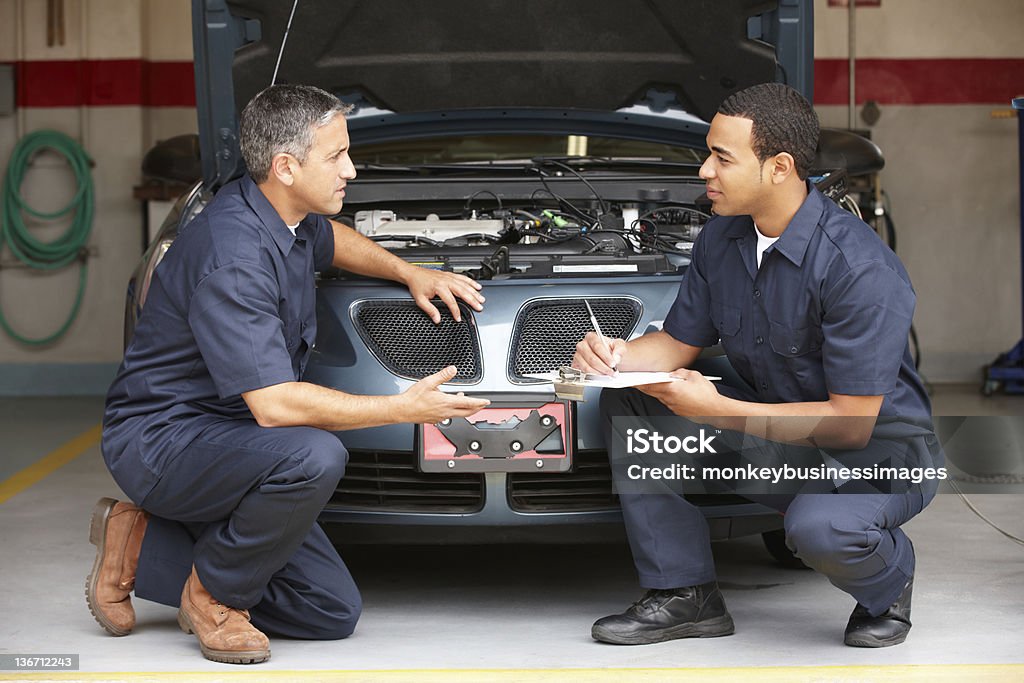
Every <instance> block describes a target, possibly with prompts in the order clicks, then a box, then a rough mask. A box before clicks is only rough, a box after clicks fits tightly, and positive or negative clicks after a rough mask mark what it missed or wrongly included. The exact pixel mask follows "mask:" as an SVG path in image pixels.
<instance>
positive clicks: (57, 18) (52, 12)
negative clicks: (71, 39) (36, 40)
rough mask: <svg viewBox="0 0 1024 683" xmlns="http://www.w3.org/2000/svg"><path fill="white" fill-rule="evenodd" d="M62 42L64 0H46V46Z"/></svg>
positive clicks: (62, 43)
mask: <svg viewBox="0 0 1024 683" xmlns="http://www.w3.org/2000/svg"><path fill="white" fill-rule="evenodd" d="M64 44H65V31H64V0H46V46H47V47H53V46H55V45H64Z"/></svg>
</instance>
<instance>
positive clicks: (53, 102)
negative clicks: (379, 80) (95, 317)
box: [16, 59, 1024, 107]
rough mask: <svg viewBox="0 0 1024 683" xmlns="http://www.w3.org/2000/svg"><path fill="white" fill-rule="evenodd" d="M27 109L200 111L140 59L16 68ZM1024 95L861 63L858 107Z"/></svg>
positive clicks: (819, 80) (838, 98)
mask: <svg viewBox="0 0 1024 683" xmlns="http://www.w3.org/2000/svg"><path fill="white" fill-rule="evenodd" d="M16 74H17V79H18V86H17V93H18V94H17V97H18V99H17V104H18V106H20V107H79V106H82V105H86V106H93V107H108V106H145V107H194V106H195V103H196V98H195V85H194V80H193V73H192V62H149V61H145V60H141V59H102V60H87V61H27V62H18V63H17V64H16ZM847 76H848V66H847V63H846V60H845V59H817V60H815V61H814V102H815V104H823V105H829V104H846V103H847V97H848V91H849V86H848V83H849V79H848V77H847ZM1021 94H1024V59H860V60H857V101H858V102H864V101H866V100H875V101H876V102H878V103H879V104H997V105H1003V104H1008V103H1009V101H1010V99H1012V98H1013V97H1016V96H1020V95H1021Z"/></svg>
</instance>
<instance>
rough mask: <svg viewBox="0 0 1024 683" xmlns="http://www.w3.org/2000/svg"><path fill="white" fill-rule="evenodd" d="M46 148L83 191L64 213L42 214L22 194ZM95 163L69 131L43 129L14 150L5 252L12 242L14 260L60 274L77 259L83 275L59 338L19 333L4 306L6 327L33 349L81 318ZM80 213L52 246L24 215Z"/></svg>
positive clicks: (2, 233)
mask: <svg viewBox="0 0 1024 683" xmlns="http://www.w3.org/2000/svg"><path fill="white" fill-rule="evenodd" d="M42 149H52V150H53V151H55V152H57V153H59V154H61V155H62V156H64V157H65V158H66V159H67V161H68V164H69V165H70V166H71V170H72V171H74V174H75V180H76V181H77V183H78V187H77V189H76V191H75V196H74V197H72V198H71V201H69V202H68V203H67V205H66V206H64V207H63V208H61V209H58V210H57V211H53V212H45V211H37V210H36V209H34V208H32V207H31V206H30V205H29V204H28V202H26V201H25V199H24V198H23V197H22V196H21V184H22V181H23V180H24V178H25V172H26V171H27V170H28V167H29V164H30V163H31V160H32V157H33V156H34V155H35V154H36V152H38V151H40V150H42ZM90 164H91V159H90V158H89V155H88V154H86V152H85V150H84V149H83V148H82V146H81V145H79V144H78V143H77V142H75V141H74V140H72V139H71V138H70V137H68V136H67V135H65V134H64V133H61V132H58V131H55V130H38V131H35V132H32V133H29V134H28V135H26V136H24V137H23V138H22V139H21V140H19V141H18V144H17V145H15V147H14V151H13V152H11V160H10V162H9V163H8V165H7V175H6V176H5V178H4V187H3V196H2V198H0V203H2V210H0V251H3V248H4V244H7V245H8V246H9V247H10V249H11V253H12V254H14V257H15V258H16V259H17V260H18V261H21V262H22V263H23V264H25V265H26V266H28V267H29V268H34V269H36V270H56V269H58V268H63V267H65V266H67V265H69V264H71V262H73V261H75V260H79V261H80V262H81V266H80V268H79V274H78V292H77V293H76V294H75V301H74V304H73V305H72V307H71V312H70V313H69V314H68V317H67V319H66V320H65V321H64V324H63V325H61V326H60V328H59V329H58V330H57V331H56V332H54V333H53V334H49V335H46V336H44V337H36V338H30V337H26V336H24V335H21V334H18V332H16V331H15V330H14V329H13V328H12V327H11V325H10V324H9V323H8V321H7V318H6V316H5V315H4V312H3V306H2V305H0V327H3V329H4V331H5V332H6V333H7V334H8V335H10V336H11V337H13V338H14V339H16V340H17V341H19V342H21V343H22V344H27V345H30V346H42V345H45V344H49V343H50V342H52V341H54V340H56V339H59V338H60V337H61V336H63V335H64V333H65V332H67V331H68V328H69V327H71V324H72V323H73V322H74V321H75V318H76V317H77V316H78V311H79V309H80V308H81V305H82V296H83V294H84V293H85V281H86V275H87V270H88V269H87V266H86V259H85V256H86V253H87V252H86V244H87V243H88V241H89V234H90V232H91V231H92V217H93V208H94V206H95V200H94V193H93V184H92V173H91V171H90ZM72 212H73V213H74V215H73V217H72V220H71V225H70V226H69V227H68V229H67V230H66V231H65V232H64V233H63V234H62V235H60V236H59V237H57V238H56V239H54V240H53V241H50V242H44V241H42V240H39V239H36V238H35V237H33V236H32V234H31V233H30V232H29V230H28V228H27V227H26V226H25V221H24V220H23V218H22V215H23V214H28V215H30V216H33V217H34V218H38V219H41V220H53V219H55V218H60V217H62V216H65V215H67V214H68V213H72Z"/></svg>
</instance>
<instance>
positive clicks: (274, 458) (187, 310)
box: [102, 176, 362, 639]
mask: <svg viewBox="0 0 1024 683" xmlns="http://www.w3.org/2000/svg"><path fill="white" fill-rule="evenodd" d="M333 255H334V233H333V230H332V228H331V225H330V223H329V221H328V220H327V219H326V218H324V217H322V216H316V215H309V216H307V217H306V218H305V219H303V221H302V222H301V223H300V224H299V226H298V228H297V229H296V234H295V235H292V233H291V231H290V230H289V229H288V227H287V226H286V225H285V224H284V221H282V219H281V218H280V216H279V215H278V214H277V212H276V211H275V210H274V208H273V206H271V204H270V202H269V201H268V200H267V199H266V197H265V196H264V195H263V193H262V192H261V191H260V190H259V188H258V187H257V186H256V184H255V183H254V182H253V181H252V179H250V178H249V177H248V176H245V177H243V178H242V179H240V180H237V181H235V182H232V183H230V184H228V185H226V186H224V187H223V188H222V189H221V190H220V191H219V192H218V193H217V195H216V197H215V198H214V199H213V201H212V202H211V203H210V204H209V206H207V207H206V208H205V209H204V210H203V211H202V213H200V214H199V215H198V216H197V217H196V218H195V219H194V220H193V221H192V222H191V223H189V224H188V225H187V226H186V227H185V228H184V229H183V230H182V232H181V234H180V235H179V236H178V238H177V239H176V240H175V241H174V244H173V245H172V246H171V248H170V250H169V251H168V252H167V254H166V256H165V257H164V259H163V260H162V261H161V263H160V265H159V266H158V267H157V268H156V271H155V272H154V274H153V279H152V284H151V285H150V288H149V291H148V295H147V299H146V302H145V308H144V310H143V312H142V315H141V316H140V319H139V323H138V326H137V328H136V330H135V335H134V337H133V339H132V341H131V343H130V344H129V346H128V349H127V350H126V352H125V357H124V361H123V363H122V364H121V367H120V369H119V371H118V374H117V377H116V379H115V380H114V383H113V385H112V386H111V388H110V391H109V393H108V395H107V404H106V412H105V415H104V423H103V441H102V452H103V458H104V460H105V461H106V463H107V467H108V468H109V469H110V472H111V474H112V475H113V476H114V479H115V480H116V481H117V483H118V485H119V486H120V487H121V489H122V490H123V491H124V492H125V493H126V494H127V495H128V497H129V498H131V500H132V501H133V502H134V503H135V504H137V505H139V506H141V507H143V508H144V509H145V510H147V511H148V512H149V513H150V514H151V515H152V517H151V518H150V521H149V525H148V527H147V529H146V535H145V538H144V540H143V545H142V552H141V555H140V559H139V567H138V573H137V576H136V583H135V594H136V595H137V596H138V597H141V598H146V599H149V600H154V601H156V602H161V603H164V604H167V605H173V606H177V605H178V603H179V600H180V597H181V590H182V587H183V586H184V583H185V580H186V579H187V578H188V575H189V573H190V571H191V568H192V565H193V563H194V564H195V567H196V571H197V573H198V575H199V579H200V580H201V581H202V583H203V585H204V586H205V587H206V589H207V590H208V591H210V593H211V594H212V595H214V596H215V597H216V598H217V599H218V600H220V601H222V602H223V603H225V604H227V605H230V606H232V607H236V608H241V609H249V610H250V612H251V616H252V622H253V624H254V625H255V626H257V627H258V628H260V629H262V630H264V631H267V632H269V633H273V634H277V635H284V636H290V637H296V638H325V639H333V638H343V637H345V636H347V635H349V634H350V633H351V632H352V630H353V629H354V627H355V623H356V621H357V620H358V618H359V614H360V611H361V607H362V605H361V598H360V596H359V592H358V590H357V588H356V585H355V583H354V581H353V579H352V576H351V574H350V573H349V571H348V569H347V568H346V567H345V564H344V563H343V562H342V560H341V558H340V557H339V556H338V554H337V552H336V551H335V550H334V548H333V546H332V545H331V543H330V542H329V541H328V539H327V537H326V535H325V534H324V532H323V531H322V530H321V529H320V527H319V526H317V524H316V518H317V515H318V514H319V513H320V511H321V510H322V509H323V506H324V505H325V504H326V502H327V501H328V499H329V498H330V496H331V494H332V493H333V491H334V490H335V488H336V486H337V484H338V481H339V480H340V479H341V477H342V475H343V474H344V471H345V464H346V463H347V461H348V452H347V451H346V450H345V447H344V446H343V445H342V443H341V441H340V440H339V439H338V438H337V437H336V436H335V435H334V434H331V433H330V432H326V431H323V430H320V429H315V428H312V427H283V428H280V427H279V428H273V429H270V428H265V427H261V426H259V425H258V424H257V423H256V421H255V419H254V418H253V416H252V413H251V412H250V411H249V409H248V406H247V405H246V403H245V401H244V400H243V399H242V397H241V394H242V393H244V392H247V391H252V390H255V389H260V388H263V387H267V386H271V385H274V384H280V383H283V382H293V381H298V380H299V379H301V377H302V373H303V371H304V369H305V366H306V362H307V360H308V359H309V354H310V350H311V349H312V347H313V343H314V340H315V338H316V318H315V311H314V271H317V270H321V269H324V268H326V267H328V266H329V265H330V264H331V261H332V259H333Z"/></svg>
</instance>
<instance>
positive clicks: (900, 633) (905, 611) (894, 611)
mask: <svg viewBox="0 0 1024 683" xmlns="http://www.w3.org/2000/svg"><path fill="white" fill-rule="evenodd" d="M913 592H914V578H913V577H911V578H910V580H909V581H907V585H905V586H904V587H903V592H902V593H900V597H898V598H896V602H894V603H892V604H891V605H889V609H887V610H885V611H884V612H882V613H881V614H879V615H878V616H877V617H873V616H871V614H870V612H868V610H867V608H866V607H864V606H863V605H861V604H860V603H858V604H857V606H856V607H855V608H853V614H851V615H850V622H849V623H848V624H847V625H846V637H845V639H844V642H845V643H846V644H847V645H850V646H851V647H889V646H890V645H899V644H900V643H902V642H903V641H904V640H906V639H907V634H908V633H909V632H910V596H911V594H912V593H913Z"/></svg>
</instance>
